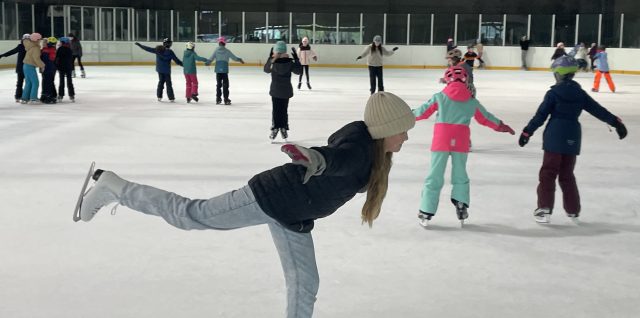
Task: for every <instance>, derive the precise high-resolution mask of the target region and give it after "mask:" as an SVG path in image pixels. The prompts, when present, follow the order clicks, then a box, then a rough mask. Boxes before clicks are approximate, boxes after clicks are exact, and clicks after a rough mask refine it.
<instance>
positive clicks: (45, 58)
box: [40, 36, 58, 104]
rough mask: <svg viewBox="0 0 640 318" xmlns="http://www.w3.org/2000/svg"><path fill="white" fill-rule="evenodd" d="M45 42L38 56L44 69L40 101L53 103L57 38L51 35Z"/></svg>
mask: <svg viewBox="0 0 640 318" xmlns="http://www.w3.org/2000/svg"><path fill="white" fill-rule="evenodd" d="M45 43H46V44H45V47H44V48H42V55H41V56H40V58H41V59H42V62H44V65H45V67H44V71H43V72H42V94H40V101H41V102H43V103H45V104H55V103H56V102H57V101H58V93H57V92H56V84H55V78H56V73H57V67H56V44H58V39H57V38H55V37H53V36H52V37H49V38H47V39H45Z"/></svg>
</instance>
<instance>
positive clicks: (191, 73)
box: [182, 42, 207, 103]
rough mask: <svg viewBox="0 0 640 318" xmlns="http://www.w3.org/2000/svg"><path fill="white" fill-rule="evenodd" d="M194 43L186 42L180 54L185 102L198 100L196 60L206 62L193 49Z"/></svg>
mask: <svg viewBox="0 0 640 318" xmlns="http://www.w3.org/2000/svg"><path fill="white" fill-rule="evenodd" d="M195 48H196V45H195V43H193V42H187V48H186V50H184V54H183V55H182V68H183V70H184V78H185V80H186V82H187V87H186V91H185V97H186V98H187V103H191V100H192V99H193V100H194V101H196V102H197V101H198V73H197V69H196V61H200V62H206V61H207V59H206V58H204V57H201V56H199V55H198V53H196V51H195Z"/></svg>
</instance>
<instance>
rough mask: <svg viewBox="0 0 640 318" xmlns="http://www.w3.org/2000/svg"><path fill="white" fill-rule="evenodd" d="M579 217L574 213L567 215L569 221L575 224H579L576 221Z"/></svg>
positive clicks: (578, 221)
mask: <svg viewBox="0 0 640 318" xmlns="http://www.w3.org/2000/svg"><path fill="white" fill-rule="evenodd" d="M579 216H580V215H578V214H576V213H567V217H569V220H571V222H573V223H575V224H580V220H579V219H578V217H579Z"/></svg>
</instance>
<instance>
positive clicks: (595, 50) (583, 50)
mask: <svg viewBox="0 0 640 318" xmlns="http://www.w3.org/2000/svg"><path fill="white" fill-rule="evenodd" d="M606 49H607V48H606V47H605V46H604V45H596V43H591V47H590V48H589V49H587V47H586V45H585V44H584V42H581V43H578V44H576V45H575V46H574V47H573V48H571V50H569V52H567V51H566V48H565V46H564V43H563V42H558V44H557V45H556V50H555V51H554V52H553V55H552V56H551V60H552V61H555V60H556V59H558V58H559V57H561V56H565V55H567V56H571V57H573V58H574V59H575V60H576V62H577V63H578V70H582V71H584V72H588V71H589V66H588V64H587V57H588V58H589V60H590V61H591V67H590V70H591V72H595V78H594V80H593V87H592V88H591V91H592V92H599V91H600V80H601V79H602V76H604V78H605V79H606V81H607V84H608V85H609V90H611V92H612V93H615V92H616V85H615V84H614V83H613V79H612V78H611V74H610V73H609V58H608V57H607V52H606Z"/></svg>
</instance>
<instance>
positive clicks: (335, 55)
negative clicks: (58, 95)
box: [0, 41, 640, 75]
mask: <svg viewBox="0 0 640 318" xmlns="http://www.w3.org/2000/svg"><path fill="white" fill-rule="evenodd" d="M141 43H143V44H144V45H147V46H152V47H153V46H156V45H158V44H159V43H158V42H148V43H146V42H141ZM17 44H18V41H0V52H2V53H4V52H6V51H9V50H11V49H13V48H15V46H16V45H17ZM185 44H186V43H180V42H174V45H173V47H172V48H173V50H174V52H176V55H177V56H178V58H182V52H183V50H184V49H183V48H184V47H185ZM272 45H273V44H267V43H229V44H228V45H227V48H228V49H230V50H231V51H232V52H233V53H234V54H235V55H236V56H238V57H242V59H244V60H245V61H246V62H247V64H244V66H254V67H255V66H259V67H262V65H263V63H264V61H265V60H266V57H267V56H268V54H269V50H270V49H271V47H272ZM394 46H396V45H393V44H388V45H386V47H387V48H392V47H394ZM397 46H398V47H399V48H400V49H399V50H398V51H396V52H395V54H394V55H393V56H389V57H385V59H384V62H385V68H398V69H443V68H444V67H445V64H446V60H445V58H444V55H445V51H446V48H445V46H421V45H411V46H401V45H397ZM216 47H217V44H213V43H196V52H197V53H198V55H200V56H203V57H207V58H208V57H209V56H211V54H212V53H213V51H214V50H215V48H216ZM289 47H290V48H291V47H297V45H294V44H290V45H289ZM82 48H83V56H82V63H83V64H86V65H153V64H154V63H155V56H154V55H153V54H150V53H148V52H146V51H143V50H142V49H140V48H138V47H137V46H135V45H134V43H133V42H99V41H83V42H82ZM364 48H365V46H364V45H322V44H314V45H312V49H313V50H314V51H315V52H316V53H317V54H318V62H317V63H312V66H313V67H336V68H366V67H367V65H366V58H363V59H361V60H358V61H356V57H357V56H358V55H360V53H362V51H363V50H364ZM289 50H290V49H289ZM554 51H555V48H552V47H531V48H530V49H529V53H528V57H527V64H528V66H529V68H530V69H531V70H540V71H547V70H548V69H549V66H550V65H551V59H550V58H551V55H552V54H553V52H554ZM607 52H608V55H609V67H610V68H611V70H612V71H611V72H612V73H618V74H635V75H640V63H638V61H640V49H623V48H610V49H607ZM520 56H521V51H520V47H519V46H485V47H484V55H483V59H484V61H485V66H486V68H487V69H490V70H519V69H520ZM15 59H16V55H13V56H11V57H6V58H2V59H0V68H12V67H15V61H16V60H15ZM199 64H200V65H203V64H202V63H199ZM231 65H232V66H234V67H235V66H240V65H242V64H239V63H231Z"/></svg>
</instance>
